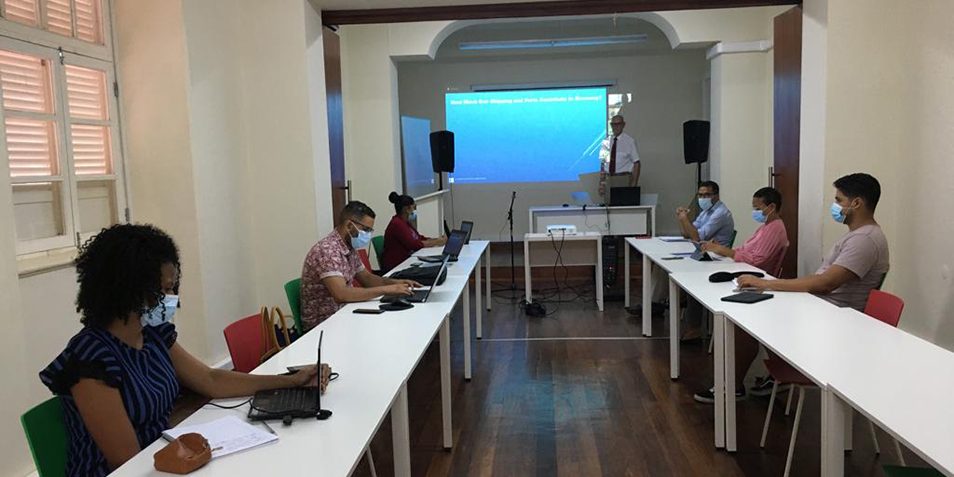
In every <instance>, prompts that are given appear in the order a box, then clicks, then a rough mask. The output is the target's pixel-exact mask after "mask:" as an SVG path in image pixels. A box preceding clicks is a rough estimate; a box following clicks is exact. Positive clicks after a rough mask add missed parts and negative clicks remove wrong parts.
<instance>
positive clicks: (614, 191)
mask: <svg viewBox="0 0 954 477" xmlns="http://www.w3.org/2000/svg"><path fill="white" fill-rule="evenodd" d="M610 205H639V187H612V188H610Z"/></svg>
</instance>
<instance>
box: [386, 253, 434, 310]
mask: <svg viewBox="0 0 954 477" xmlns="http://www.w3.org/2000/svg"><path fill="white" fill-rule="evenodd" d="M448 262H450V257H444V261H443V262H441V268H440V270H438V271H437V276H441V274H442V273H444V271H445V270H447V264H448ZM436 286H437V282H435V283H434V284H433V285H431V286H429V287H427V288H421V289H420V290H414V294H413V295H411V296H404V295H388V296H385V297H382V298H381V302H382V303H392V302H395V301H398V300H400V299H402V298H403V299H404V301H408V302H411V303H427V299H428V298H430V297H431V292H432V291H434V287H436Z"/></svg>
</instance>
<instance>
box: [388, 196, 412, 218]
mask: <svg viewBox="0 0 954 477" xmlns="http://www.w3.org/2000/svg"><path fill="white" fill-rule="evenodd" d="M388 201H389V202H391V203H392V204H394V212H395V213H398V214H400V213H401V209H403V208H405V207H407V206H409V205H414V198H413V197H411V196H409V195H402V194H398V193H397V192H391V193H390V194H388Z"/></svg>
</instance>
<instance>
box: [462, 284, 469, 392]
mask: <svg viewBox="0 0 954 477" xmlns="http://www.w3.org/2000/svg"><path fill="white" fill-rule="evenodd" d="M463 315H464V379H466V380H468V381H470V376H471V369H470V282H467V283H466V284H465V285H464V313H463Z"/></svg>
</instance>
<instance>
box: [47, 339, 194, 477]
mask: <svg viewBox="0 0 954 477" xmlns="http://www.w3.org/2000/svg"><path fill="white" fill-rule="evenodd" d="M142 334H143V346H142V349H135V348H133V347H130V346H129V345H127V344H126V343H123V342H122V341H120V340H119V338H117V337H115V336H113V334H112V333H110V332H109V331H106V330H104V329H100V328H96V327H90V326H87V327H85V328H83V329H82V330H81V331H80V332H79V333H77V334H76V336H74V337H73V338H72V339H71V340H70V342H69V344H68V345H67V346H66V349H65V350H63V352H62V353H60V355H59V356H57V358H56V359H55V360H53V362H52V363H50V365H49V366H47V367H46V369H44V370H43V371H41V372H40V380H41V381H43V384H45V385H46V386H47V387H48V388H50V391H53V394H56V395H59V396H61V397H62V402H63V416H64V419H65V421H66V422H65V424H66V430H67V435H68V436H69V440H70V443H69V455H68V457H67V463H66V475H69V476H101V475H107V474H109V471H110V469H109V466H108V465H107V463H106V458H105V457H104V456H103V453H102V452H100V450H99V448H98V447H97V446H96V443H95V442H94V441H93V438H92V436H90V434H89V431H88V430H87V429H86V426H85V425H84V424H83V419H82V417H81V416H80V413H79V411H78V410H77V408H76V402H75V401H74V400H73V397H72V396H71V394H70V389H71V388H72V387H73V385H74V384H76V383H77V381H79V380H80V379H82V378H91V379H97V380H100V381H102V382H103V383H105V384H106V385H107V386H111V387H114V388H116V389H119V393H120V395H121V396H122V399H123V405H124V406H125V408H126V414H128V415H129V421H130V422H131V423H132V426H133V428H134V429H135V431H136V438H137V439H138V440H139V448H140V449H141V448H144V447H146V446H148V445H149V444H151V443H152V442H153V441H155V440H156V439H158V438H159V437H160V435H161V434H162V431H164V430H166V429H167V428H168V427H169V413H170V412H171V411H172V405H173V402H174V401H175V399H176V397H177V396H178V395H179V382H178V380H177V379H176V370H175V368H174V367H173V365H172V360H171V358H170V357H169V348H170V347H172V345H173V344H174V343H175V342H176V337H177V334H176V328H175V326H174V325H172V324H170V323H165V324H162V325H159V326H157V327H152V326H146V327H144V328H143V330H142Z"/></svg>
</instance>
